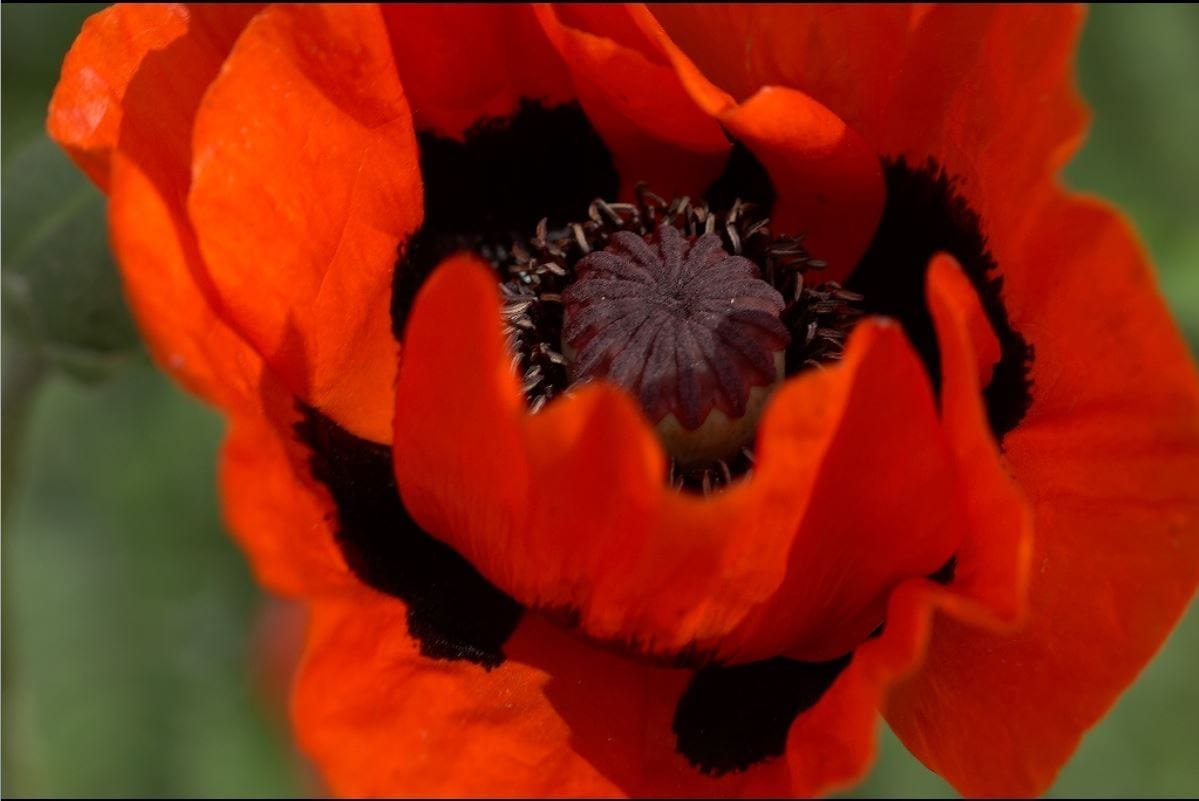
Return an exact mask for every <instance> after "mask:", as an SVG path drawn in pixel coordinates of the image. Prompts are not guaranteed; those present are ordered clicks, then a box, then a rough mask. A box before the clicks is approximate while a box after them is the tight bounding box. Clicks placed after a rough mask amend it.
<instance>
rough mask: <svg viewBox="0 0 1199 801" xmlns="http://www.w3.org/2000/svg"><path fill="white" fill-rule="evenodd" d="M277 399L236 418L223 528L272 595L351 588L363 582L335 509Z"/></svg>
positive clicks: (223, 479)
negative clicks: (346, 555) (341, 541)
mask: <svg viewBox="0 0 1199 801" xmlns="http://www.w3.org/2000/svg"><path fill="white" fill-rule="evenodd" d="M272 394H274V395H275V397H274V398H273V400H272V401H271V405H272V406H274V407H276V408H274V409H272V410H271V411H269V412H268V411H266V410H265V409H264V410H263V413H262V414H241V415H237V416H235V417H234V418H233V421H232V425H231V427H230V431H229V435H228V437H227V438H226V440H225V443H224V446H223V447H222V449H221V473H220V486H221V506H222V509H223V512H224V517H225V523H226V525H228V527H229V530H230V531H231V532H232V533H233V535H234V537H235V538H236V539H237V541H238V544H240V545H241V547H242V549H243V550H245V552H246V556H247V557H248V558H249V560H250V565H251V567H252V568H253V570H254V574H255V577H256V578H257V579H258V581H259V583H261V584H262V585H263V586H264V587H266V588H267V589H269V590H271V591H272V592H275V593H278V594H280V595H284V596H288V597H301V596H313V595H318V594H321V593H324V592H329V591H339V590H346V589H350V588H353V587H354V586H356V585H357V584H358V579H357V578H355V577H354V576H353V575H352V574H351V573H350V571H349V569H348V568H347V566H346V563H345V560H344V559H343V557H342V554H341V551H340V550H339V549H338V547H337V543H336V535H335V526H337V525H338V520H337V509H336V508H335V507H334V505H333V503H332V501H331V499H330V498H329V496H328V492H327V491H326V490H325V488H324V487H322V486H319V485H318V484H316V482H315V481H314V479H313V477H312V475H311V468H310V467H309V459H310V458H311V454H309V453H308V452H307V451H306V450H305V449H303V448H301V447H300V446H299V444H298V442H297V441H296V439H295V435H294V432H293V430H292V426H293V424H294V423H295V418H296V414H295V412H294V410H293V409H292V408H291V404H290V402H289V399H288V398H287V397H286V396H282V395H279V394H278V393H272ZM268 415H269V416H268Z"/></svg>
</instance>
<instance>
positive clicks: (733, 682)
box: [674, 654, 852, 776]
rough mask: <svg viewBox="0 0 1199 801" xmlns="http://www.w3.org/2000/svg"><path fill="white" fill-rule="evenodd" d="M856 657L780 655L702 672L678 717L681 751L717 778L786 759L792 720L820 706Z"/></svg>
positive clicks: (681, 703) (677, 743)
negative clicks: (803, 658) (819, 658)
mask: <svg viewBox="0 0 1199 801" xmlns="http://www.w3.org/2000/svg"><path fill="white" fill-rule="evenodd" d="M851 658H852V654H847V655H845V656H843V657H841V658H840V659H834V660H832V661H830V662H797V661H795V660H793V659H786V658H783V657H776V658H774V659H767V660H764V661H761V662H751V663H750V664H747V665H735V666H733V667H707V668H704V669H702V670H700V671H698V672H697V673H696V674H695V676H694V677H693V678H692V679H691V683H690V684H689V685H688V686H687V689H686V690H685V691H684V692H683V695H682V697H681V698H679V702H678V706H677V707H676V709H675V713H674V733H675V746H676V748H677V750H678V752H679V753H680V754H682V755H683V756H684V757H686V759H687V760H688V761H689V762H690V763H691V764H692V765H693V766H695V767H696V768H697V769H699V770H700V771H702V772H703V773H707V774H709V775H712V776H720V775H723V774H725V773H729V772H731V771H738V770H746V769H747V768H749V767H751V766H752V765H754V764H757V763H758V762H761V761H763V760H766V759H770V758H771V757H777V756H782V754H783V751H784V750H785V749H786V747H787V733H788V732H789V731H790V729H791V724H792V722H794V721H795V719H796V718H797V717H798V716H799V715H801V714H802V713H803V712H805V711H806V710H808V709H811V708H812V707H813V706H815V705H816V702H817V701H819V700H820V698H821V696H823V695H824V693H825V691H826V690H827V689H828V688H829V687H830V686H832V683H833V681H835V680H836V678H837V676H839V675H840V674H841V671H842V670H844V669H845V667H846V666H847V665H848V664H849V661H850V659H851Z"/></svg>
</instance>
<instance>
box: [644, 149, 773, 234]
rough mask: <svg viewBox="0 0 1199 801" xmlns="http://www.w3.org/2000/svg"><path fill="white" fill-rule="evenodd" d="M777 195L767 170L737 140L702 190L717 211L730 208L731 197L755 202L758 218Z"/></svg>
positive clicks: (765, 214)
mask: <svg viewBox="0 0 1199 801" xmlns="http://www.w3.org/2000/svg"><path fill="white" fill-rule="evenodd" d="M651 188H652V187H651ZM777 198H778V195H777V194H776V193H775V191H774V184H773V183H772V182H771V180H770V173H769V172H767V171H766V168H765V167H763V166H762V162H760V161H758V159H757V157H756V156H754V154H753V153H751V152H750V151H749V148H747V147H746V146H745V145H743V144H741V143H740V142H738V141H736V140H734V141H733V149H732V150H731V151H730V152H729V158H728V161H726V162H725V163H724V170H723V171H722V172H721V173H720V175H719V176H717V178H716V180H715V181H713V182H712V185H711V186H709V187H708V189H707V191H706V192H704V201H705V202H706V203H707V204H708V206H709V207H710V208H712V209H714V210H716V211H724V210H726V209H729V208H732V205H733V201H736V200H740V201H743V202H745V203H752V204H754V209H755V213H754V216H755V217H758V218H759V219H760V218H763V217H769V216H770V215H771V213H772V212H773V211H774V201H775V200H776V199H777Z"/></svg>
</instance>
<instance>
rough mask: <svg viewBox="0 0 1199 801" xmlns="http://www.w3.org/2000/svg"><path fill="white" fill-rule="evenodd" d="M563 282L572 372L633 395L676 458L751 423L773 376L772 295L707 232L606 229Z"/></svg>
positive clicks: (713, 450)
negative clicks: (598, 245)
mask: <svg viewBox="0 0 1199 801" xmlns="http://www.w3.org/2000/svg"><path fill="white" fill-rule="evenodd" d="M575 273H576V279H575V282H574V283H573V284H571V285H570V287H569V288H567V290H566V291H565V292H564V293H563V295H562V300H563V303H564V305H565V325H564V326H563V330H562V345H563V351H564V353H566V355H567V357H568V359H569V360H570V361H571V364H570V371H571V374H572V377H573V378H574V380H576V381H578V380H584V379H594V378H606V379H608V380H610V381H612V382H614V383H616V384H619V385H620V386H622V387H624V388H625V389H627V390H629V392H631V393H632V394H633V395H634V396H635V397H637V398H638V399H639V400H640V401H641V405H642V407H643V408H644V409H645V412H646V414H647V415H648V416H649V418H650V420H651V421H652V422H654V423H655V424H656V425H657V428H658V431H659V433H660V435H661V437H662V441H663V443H664V444H665V446H666V448H667V450H668V451H669V452H670V453H671V455H672V456H673V457H674V458H675V459H676V460H677V461H678V462H679V463H680V464H681V465H683V466H687V467H690V466H695V465H702V464H708V463H713V462H715V461H717V460H718V459H721V458H724V457H727V456H728V455H730V454H731V453H735V452H736V451H737V450H739V449H740V448H741V447H742V446H743V445H744V444H745V442H746V441H747V440H748V439H749V438H750V436H751V435H752V433H753V429H754V425H755V423H756V422H757V418H758V416H759V415H760V413H761V409H762V407H763V405H764V404H765V401H766V397H767V396H768V394H769V392H770V390H771V389H773V387H774V386H775V385H776V384H777V383H778V382H779V381H780V380H781V379H782V378H783V369H784V354H785V349H786V347H787V345H788V343H789V342H790V341H791V336H790V334H789V333H788V332H787V329H786V327H785V326H784V325H783V323H782V322H781V321H780V320H779V314H780V313H781V312H782V311H783V308H784V307H785V304H784V302H783V296H782V295H781V294H779V292H778V290H777V289H775V288H774V287H772V286H771V285H770V284H768V283H766V282H765V281H763V280H761V279H760V278H758V275H759V271H758V268H757V266H756V265H755V264H754V263H753V262H752V261H750V260H749V259H747V258H745V257H744V256H736V255H731V254H729V253H728V252H727V251H726V250H725V249H724V245H723V243H722V242H721V240H720V237H719V236H717V235H716V234H714V233H711V234H702V235H700V236H698V237H686V236H684V234H683V233H682V232H681V231H679V229H678V228H675V227H674V226H673V225H663V226H660V227H659V228H658V229H657V230H656V231H655V232H653V233H652V234H648V235H638V234H635V233H633V232H631V231H618V232H616V233H614V234H613V235H612V239H611V241H610V243H609V244H608V246H607V247H606V248H604V249H603V250H602V251H596V252H592V253H589V254H588V255H586V256H584V257H583V258H582V259H580V260H579V263H578V265H577V266H576V268H575Z"/></svg>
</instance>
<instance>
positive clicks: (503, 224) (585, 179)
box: [391, 100, 620, 339]
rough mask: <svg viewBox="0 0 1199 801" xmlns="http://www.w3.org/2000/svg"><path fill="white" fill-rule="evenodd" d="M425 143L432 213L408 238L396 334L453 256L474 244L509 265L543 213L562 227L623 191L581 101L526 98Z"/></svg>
mask: <svg viewBox="0 0 1199 801" xmlns="http://www.w3.org/2000/svg"><path fill="white" fill-rule="evenodd" d="M417 141H418V143H419V145H420V167H421V176H422V178H423V180H424V188H425V189H424V192H425V219H424V223H423V224H422V225H421V227H420V229H419V230H418V231H417V232H416V233H415V234H413V235H412V237H411V239H410V240H409V241H408V242H407V243H405V244H403V245H401V247H400V258H399V261H398V263H397V265H396V270H395V276H394V278H393V280H392V298H391V322H392V331H393V333H394V334H395V337H396V339H402V337H403V333H404V326H405V325H406V324H407V322H408V314H409V312H410V311H411V309H412V302H413V300H414V299H415V297H416V293H417V291H419V290H420V287H421V286H422V285H423V284H424V281H425V279H426V278H428V276H429V273H431V272H432V271H433V269H434V268H435V267H436V266H437V265H438V264H439V263H440V262H441V260H442V259H444V258H445V257H446V256H449V255H450V254H452V253H454V252H456V251H460V250H468V249H469V250H475V251H478V252H479V253H481V254H482V255H483V256H484V258H488V259H490V260H491V261H493V262H495V263H497V264H500V263H505V262H507V261H508V260H509V255H510V254H509V252H508V249H509V248H510V247H511V245H512V243H513V242H516V241H520V239H522V238H523V237H526V236H527V235H528V232H529V231H531V230H532V229H533V227H534V226H536V225H537V221H538V220H540V219H542V218H543V217H548V218H549V219H550V222H551V223H553V224H557V225H564V224H565V223H566V221H567V220H570V219H575V218H578V217H581V216H583V215H585V214H586V212H587V206H588V205H589V204H590V203H591V201H592V200H593V199H595V198H596V197H613V196H615V195H616V193H617V192H618V191H619V190H620V178H619V176H618V175H617V173H616V168H615V167H614V166H613V164H612V154H611V153H610V152H609V151H608V148H607V146H606V145H605V144H604V142H603V140H602V139H600V137H599V134H597V133H596V132H595V129H593V128H592V127H591V123H590V122H588V120H587V117H586V115H585V114H583V111H582V109H581V108H579V106H578V105H577V104H574V103H570V104H565V105H560V106H554V107H552V108H546V107H545V106H542V105H540V104H538V103H535V102H532V101H528V100H524V101H521V104H520V106H519V107H518V108H517V110H516V112H515V113H514V114H513V115H512V116H510V117H504V118H488V119H483V120H480V121H479V122H478V123H476V124H475V125H474V126H472V127H471V128H470V129H469V130H468V131H467V132H466V134H465V137H464V140H463V141H461V142H459V141H457V140H454V139H447V138H444V137H440V136H436V135H434V134H431V133H428V132H421V133H418V134H417Z"/></svg>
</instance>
